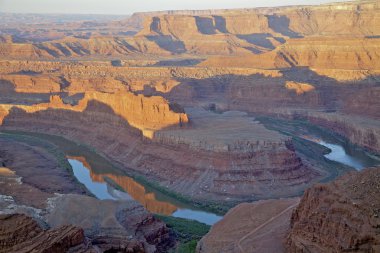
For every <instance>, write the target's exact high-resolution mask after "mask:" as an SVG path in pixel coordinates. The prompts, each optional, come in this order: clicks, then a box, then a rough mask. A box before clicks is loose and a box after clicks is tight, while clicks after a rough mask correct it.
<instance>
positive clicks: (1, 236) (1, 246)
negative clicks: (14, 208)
mask: <svg viewBox="0 0 380 253" xmlns="http://www.w3.org/2000/svg"><path fill="white" fill-rule="evenodd" d="M74 248H75V249H74ZM69 250H71V251H75V252H84V251H85V250H89V249H88V248H87V246H86V239H85V237H84V233H83V229H81V228H79V227H75V226H72V225H66V226H61V227H59V228H56V229H49V230H43V229H42V228H41V227H40V226H39V225H38V224H37V222H36V221H34V220H33V219H32V218H30V217H28V216H26V215H23V214H11V215H0V252H31V251H35V252H62V253H63V252H68V251H69Z"/></svg>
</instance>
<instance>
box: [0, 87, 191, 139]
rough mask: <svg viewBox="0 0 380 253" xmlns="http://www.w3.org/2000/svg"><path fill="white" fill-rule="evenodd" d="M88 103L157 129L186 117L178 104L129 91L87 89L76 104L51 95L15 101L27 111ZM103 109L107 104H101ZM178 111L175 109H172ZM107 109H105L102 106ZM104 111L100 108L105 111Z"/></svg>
mask: <svg viewBox="0 0 380 253" xmlns="http://www.w3.org/2000/svg"><path fill="white" fill-rule="evenodd" d="M91 103H102V104H104V105H105V106H106V107H109V109H110V110H112V112H113V113H114V114H115V115H118V116H120V117H121V118H122V119H124V120H125V121H126V122H128V124H129V125H131V126H133V127H135V128H138V129H140V130H142V131H143V133H144V131H145V130H152V131H154V130H159V129H162V128H167V127H170V126H182V124H186V123H187V122H188V121H189V120H188V117H187V115H186V114H185V113H184V111H183V109H182V108H181V107H180V106H174V105H170V104H169V103H168V102H167V101H166V100H165V99H163V98H162V97H149V98H148V97H144V96H143V95H134V94H132V93H129V92H119V93H115V94H110V93H101V92H88V93H86V94H85V95H84V98H83V99H81V100H79V101H78V104H77V105H71V104H66V103H64V102H63V101H62V99H61V98H60V97H59V96H51V98H50V102H49V103H42V104H36V105H32V106H22V105H18V106H16V107H18V108H22V109H24V110H25V111H26V112H28V113H34V112H39V111H44V110H49V109H64V110H70V111H74V112H83V111H85V110H86V109H88V107H89V106H90V105H89V104H91ZM6 108H7V109H8V110H12V106H11V107H8V106H4V107H3V110H7V109H6ZM105 109H107V108H105ZM173 109H174V110H177V111H178V112H175V111H174V110H173ZM106 111H107V110H106ZM106 111H104V112H105V113H106ZM1 119H2V120H3V118H1Z"/></svg>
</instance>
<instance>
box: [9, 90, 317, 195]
mask: <svg viewBox="0 0 380 253" xmlns="http://www.w3.org/2000/svg"><path fill="white" fill-rule="evenodd" d="M86 96H87V95H85V98H86ZM102 96H103V95H102ZM102 96H99V97H96V96H94V97H93V98H94V100H93V101H92V102H89V103H88V105H87V106H83V105H82V102H79V103H78V104H77V105H74V106H71V105H68V104H62V101H61V100H59V99H58V98H57V99H53V100H52V102H50V103H48V104H39V105H33V106H14V107H13V109H10V110H9V112H10V114H9V115H8V116H7V117H6V118H5V119H4V120H3V125H2V127H3V128H7V129H23V130H27V131H37V132H44V133H51V134H55V135H61V136H64V137H66V138H68V139H71V140H75V141H79V142H82V143H85V144H87V145H90V146H92V147H94V148H96V149H97V150H99V151H100V152H102V153H103V154H104V155H105V156H107V157H108V158H110V159H111V160H114V161H117V162H119V163H120V164H122V165H123V166H125V168H128V171H130V172H133V173H138V174H139V175H144V176H145V177H146V178H148V179H149V180H151V181H155V182H159V183H160V185H161V186H164V187H167V188H168V189H170V190H172V191H175V192H178V193H181V194H183V195H186V196H188V197H190V198H194V199H199V200H207V199H209V198H213V199H215V201H220V200H224V199H225V198H229V199H230V200H241V199H257V198H264V197H267V196H287V195H288V194H296V193H298V192H300V191H302V189H303V188H304V187H305V186H306V185H307V184H309V183H311V182H312V181H313V180H316V179H317V178H318V177H319V176H320V175H319V173H317V172H316V171H314V170H313V169H311V168H309V167H307V166H305V165H304V164H303V163H302V161H301V159H300V158H299V157H298V156H297V155H296V153H295V151H294V149H293V147H292V143H291V141H290V140H287V138H286V137H285V136H282V135H280V134H277V133H275V132H272V131H269V130H267V129H265V128H264V127H263V126H261V125H260V124H258V123H252V120H253V119H251V118H249V117H247V116H245V115H244V114H239V113H238V114H234V113H226V114H224V115H220V116H218V114H215V113H212V112H205V111H204V110H199V109H198V110H191V114H190V116H189V117H190V119H191V121H190V124H188V125H187V126H186V127H184V128H173V127H170V128H165V129H158V128H157V127H156V128H154V126H156V125H155V124H156V123H157V122H156V121H154V119H152V120H147V121H145V122H144V124H145V125H143V126H147V125H146V124H151V125H150V126H149V127H150V129H148V128H145V129H143V130H142V131H137V129H136V128H134V127H132V126H131V124H132V123H133V121H132V120H131V121H129V120H128V121H127V120H126V119H127V118H128V117H131V116H132V115H134V114H133V113H134V112H130V113H129V112H128V109H127V108H128V107H116V108H114V109H113V110H112V111H111V110H109V106H112V104H110V105H107V104H106V103H107V101H105V100H102ZM107 96H109V97H110V96H111V97H112V96H116V97H118V96H119V95H117V94H116V95H112V94H108V95H107ZM140 97H141V95H140ZM98 98H99V99H100V100H97V99H98ZM146 99H147V100H149V99H153V97H151V98H146ZM81 101H86V100H85V99H83V100H81ZM109 101H111V100H109ZM112 101H115V102H114V103H118V100H112ZM139 106H140V105H139ZM82 107H83V108H85V109H84V110H77V109H78V108H82ZM111 108H112V107H111ZM118 108H119V109H122V110H121V111H118ZM148 109H149V107H148ZM135 110H136V111H138V110H140V108H137V109H135ZM149 110H152V111H153V112H157V113H158V111H159V112H160V113H162V112H163V111H165V110H163V109H159V110H156V109H155V108H154V107H151V108H150V109H149ZM127 112H128V114H127ZM123 115H126V118H125V117H124V116H123ZM165 115H166V116H165V117H168V116H169V114H168V113H166V114H165ZM175 115H176V119H177V123H178V122H180V121H178V120H179V119H178V115H181V114H175ZM139 117H144V115H142V116H141V115H140V116H139ZM136 119H138V118H136ZM157 119H159V117H157ZM23 122H28V124H25V123H23ZM129 122H131V123H129ZM136 122H137V121H136ZM174 126H175V125H174ZM88 129H91V131H88ZM237 133H239V134H237ZM189 154H191V155H189Z"/></svg>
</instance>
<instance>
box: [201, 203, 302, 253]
mask: <svg viewBox="0 0 380 253" xmlns="http://www.w3.org/2000/svg"><path fill="white" fill-rule="evenodd" d="M298 202H299V199H298V198H292V199H281V200H265V201H259V202H256V203H251V204H249V203H244V204H241V205H239V206H237V207H235V208H234V209H232V210H231V211H230V212H229V213H227V214H226V216H225V217H224V219H223V220H222V221H220V222H219V223H217V224H216V225H215V226H214V227H213V228H212V229H211V231H210V232H209V234H207V235H206V237H204V238H203V239H202V241H201V242H200V243H199V246H198V248H199V251H198V252H239V253H240V252H244V253H249V252H267V253H271V252H273V253H274V252H276V253H278V252H283V251H284V248H283V244H282V242H283V239H284V236H285V234H286V231H287V230H288V228H289V220H290V215H291V213H292V210H293V208H295V207H296V206H297V205H298Z"/></svg>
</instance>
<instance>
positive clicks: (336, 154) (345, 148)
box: [302, 135, 379, 170]
mask: <svg viewBox="0 0 380 253" xmlns="http://www.w3.org/2000/svg"><path fill="white" fill-rule="evenodd" d="M302 137H303V138H304V139H307V140H309V141H312V142H315V143H318V144H320V145H322V146H324V147H326V148H329V149H330V152H329V153H328V154H326V155H324V156H325V157H326V158H327V159H329V160H331V161H335V162H339V163H341V164H344V165H347V166H350V167H353V168H355V169H356V170H362V169H363V168H366V167H371V166H374V165H377V164H379V161H378V160H375V159H374V158H372V157H371V156H370V155H368V154H367V153H366V152H365V151H363V150H358V149H355V148H354V147H353V146H352V145H349V144H347V143H338V142H334V143H332V142H333V141H331V142H330V141H328V140H324V139H322V138H319V137H315V136H306V135H304V136H302Z"/></svg>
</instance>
